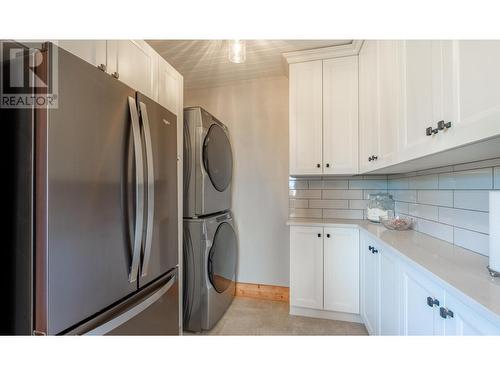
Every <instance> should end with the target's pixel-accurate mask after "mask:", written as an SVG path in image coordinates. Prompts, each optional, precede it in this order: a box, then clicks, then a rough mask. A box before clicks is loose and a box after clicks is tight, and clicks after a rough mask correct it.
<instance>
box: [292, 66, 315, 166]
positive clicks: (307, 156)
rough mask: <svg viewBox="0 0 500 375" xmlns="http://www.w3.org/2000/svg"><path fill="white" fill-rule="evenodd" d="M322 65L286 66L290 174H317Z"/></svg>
mask: <svg viewBox="0 0 500 375" xmlns="http://www.w3.org/2000/svg"><path fill="white" fill-rule="evenodd" d="M322 72H323V63H322V61H309V62H304V63H298V64H291V65H290V94H289V95H290V174H291V175H301V174H304V175H305V174H321V173H322V166H323V150H322V143H323V100H322V98H323V89H322V86H323V84H322V81H323V79H322V76H323V73H322Z"/></svg>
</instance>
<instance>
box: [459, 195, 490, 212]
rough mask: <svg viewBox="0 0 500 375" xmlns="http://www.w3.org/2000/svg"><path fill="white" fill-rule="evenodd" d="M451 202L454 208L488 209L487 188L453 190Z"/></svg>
mask: <svg viewBox="0 0 500 375" xmlns="http://www.w3.org/2000/svg"><path fill="white" fill-rule="evenodd" d="M453 202H454V207H455V208H463V209H466V210H478V211H488V210H489V204H488V202H489V191H488V190H455V191H454V192H453Z"/></svg>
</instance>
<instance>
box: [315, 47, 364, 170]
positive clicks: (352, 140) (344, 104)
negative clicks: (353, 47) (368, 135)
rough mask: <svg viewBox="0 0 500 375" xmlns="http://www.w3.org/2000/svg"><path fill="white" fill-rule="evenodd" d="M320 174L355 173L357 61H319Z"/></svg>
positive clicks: (356, 157) (351, 58)
mask: <svg viewBox="0 0 500 375" xmlns="http://www.w3.org/2000/svg"><path fill="white" fill-rule="evenodd" d="M323 173H324V174H356V173H358V57H357V56H348V57H340V58H335V59H329V60H323Z"/></svg>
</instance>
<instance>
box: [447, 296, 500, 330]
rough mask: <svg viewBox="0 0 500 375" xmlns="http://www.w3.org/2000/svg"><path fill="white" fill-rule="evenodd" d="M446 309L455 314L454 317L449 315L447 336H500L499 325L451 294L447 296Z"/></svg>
mask: <svg viewBox="0 0 500 375" xmlns="http://www.w3.org/2000/svg"><path fill="white" fill-rule="evenodd" d="M446 309H448V310H449V311H451V312H452V314H453V317H452V316H450V314H448V315H447V318H446V320H445V334H446V335H447V336H483V335H500V328H499V327H498V326H497V325H495V324H494V323H493V322H491V321H490V320H488V319H486V318H485V317H483V316H482V315H480V314H479V313H477V312H476V311H474V310H472V309H471V308H469V307H467V306H466V305H465V304H464V303H462V302H461V301H460V300H459V299H458V298H456V297H455V296H453V295H451V294H449V293H447V294H446Z"/></svg>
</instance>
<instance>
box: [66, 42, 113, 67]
mask: <svg viewBox="0 0 500 375" xmlns="http://www.w3.org/2000/svg"><path fill="white" fill-rule="evenodd" d="M57 45H58V46H59V47H61V48H63V49H65V50H66V51H68V52H71V53H72V54H73V55H75V56H78V57H79V58H81V59H82V60H85V61H86V62H88V63H89V64H92V65H94V66H97V67H99V68H100V69H102V70H103V71H107V69H106V65H107V62H106V41H105V40H59V41H58V42H57Z"/></svg>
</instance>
